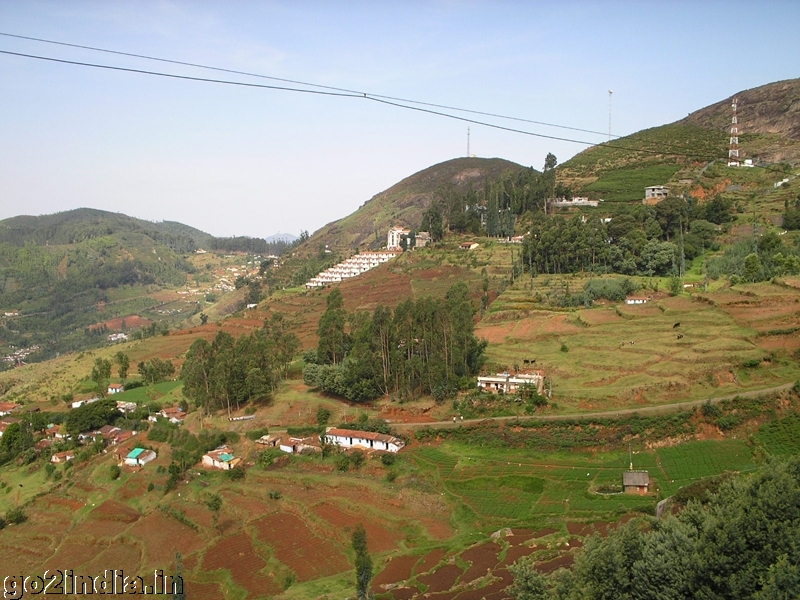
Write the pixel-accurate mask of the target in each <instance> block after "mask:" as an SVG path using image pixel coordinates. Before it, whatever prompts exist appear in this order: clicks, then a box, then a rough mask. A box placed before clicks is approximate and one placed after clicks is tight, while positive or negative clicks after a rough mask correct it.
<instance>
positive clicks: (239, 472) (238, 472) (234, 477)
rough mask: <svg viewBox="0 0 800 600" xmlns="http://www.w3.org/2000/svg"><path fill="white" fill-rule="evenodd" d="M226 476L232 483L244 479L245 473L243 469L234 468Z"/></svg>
mask: <svg viewBox="0 0 800 600" xmlns="http://www.w3.org/2000/svg"><path fill="white" fill-rule="evenodd" d="M225 474H226V475H227V476H228V479H230V480H231V481H241V480H242V479H244V476H245V471H244V469H243V468H242V467H234V468H232V469H229V470H228V471H226V472H225Z"/></svg>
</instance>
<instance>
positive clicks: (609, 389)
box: [476, 276, 800, 410]
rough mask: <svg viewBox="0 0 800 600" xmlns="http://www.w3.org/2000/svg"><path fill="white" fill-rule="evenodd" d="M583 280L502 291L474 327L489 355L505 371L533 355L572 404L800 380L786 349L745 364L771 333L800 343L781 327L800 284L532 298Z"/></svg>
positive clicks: (792, 322)
mask: <svg viewBox="0 0 800 600" xmlns="http://www.w3.org/2000/svg"><path fill="white" fill-rule="evenodd" d="M584 282H585V280H584V279H580V278H573V277H566V278H555V277H551V278H545V277H543V276H539V277H538V278H536V279H534V280H533V282H532V284H531V282H530V281H520V282H518V283H517V284H516V285H515V286H514V287H513V288H509V289H508V290H506V291H505V292H504V293H503V294H501V295H500V297H499V298H498V299H497V301H495V303H494V304H492V307H491V309H490V311H489V313H487V315H486V317H485V318H484V319H483V320H482V321H481V322H480V323H478V325H477V326H476V335H478V336H479V337H483V338H485V339H487V340H488V341H489V347H488V349H487V357H488V360H489V363H490V364H492V365H496V366H497V368H498V369H507V370H509V371H512V370H513V369H517V368H519V367H524V361H525V360H530V361H533V360H535V361H536V362H535V364H534V365H533V366H532V367H531V368H535V369H539V370H543V371H544V372H545V373H546V375H548V376H549V377H550V379H551V382H552V389H553V400H554V401H555V402H557V403H558V405H559V407H562V408H565V409H572V410H574V409H595V410H597V409H601V408H614V407H620V408H621V407H624V406H631V407H636V406H642V405H647V404H662V403H674V402H680V401H683V400H699V399H702V398H709V397H715V396H722V395H731V394H736V393H738V392H741V391H746V390H748V389H759V388H761V389H763V388H769V387H773V386H777V385H780V384H782V383H788V382H792V381H795V380H797V379H798V378H800V368H798V364H797V361H796V360H793V359H792V358H791V357H790V356H789V355H788V354H786V353H784V354H783V355H780V354H778V355H777V357H776V359H774V360H771V361H770V362H763V363H762V364H761V365H759V367H758V368H755V369H747V372H746V373H745V372H743V370H742V365H743V364H744V363H745V362H747V361H752V360H753V359H763V358H764V357H765V356H766V355H767V351H768V350H769V351H772V350H774V349H776V348H775V347H774V343H773V342H772V341H771V340H773V339H774V338H775V337H777V338H780V339H782V340H784V341H785V345H786V351H791V350H793V347H794V346H795V345H797V346H800V341H798V340H800V335H797V334H796V333H794V334H789V333H788V332H789V331H796V329H792V328H797V327H800V312H798V311H800V308H798V307H799V306H800V304H797V301H798V300H800V290H796V289H795V288H792V287H788V286H779V285H772V284H759V285H757V286H748V287H747V288H746V289H745V290H744V291H739V290H738V289H737V290H724V291H720V292H703V293H701V294H693V295H691V296H690V295H681V296H677V297H670V296H668V295H666V294H664V293H663V292H661V293H655V292H652V291H649V293H650V294H651V295H653V300H652V301H651V302H648V303H647V304H645V305H636V306H632V305H625V304H612V303H608V302H603V303H598V305H597V306H595V307H592V308H581V309H571V310H567V309H555V310H547V309H546V308H544V307H542V305H541V304H539V303H538V302H537V297H536V296H537V294H538V295H539V298H543V297H545V296H546V295H548V294H551V293H563V290H564V289H566V288H567V286H568V287H569V288H571V289H573V290H580V289H582V287H583V284H584ZM531 285H532V289H531ZM743 302H746V303H747V304H746V307H747V309H746V310H744V309H742V310H740V309H741V308H742V306H745V305H743V304H742V303H743ZM768 323H778V324H779V325H778V326H779V327H781V326H782V327H783V328H784V329H785V331H784V329H781V331H778V332H772V334H774V335H772V334H770V335H766V334H769V330H767V331H765V329H766V328H767V327H771V328H774V327H775V326H774V325H772V326H770V325H768ZM762 331H764V333H763V334H762V333H761V332H762ZM777 350H778V351H779V352H780V348H777Z"/></svg>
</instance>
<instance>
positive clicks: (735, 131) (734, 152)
mask: <svg viewBox="0 0 800 600" xmlns="http://www.w3.org/2000/svg"><path fill="white" fill-rule="evenodd" d="M736 104H737V98H736V97H735V96H734V98H733V102H732V103H731V108H732V109H733V116H732V117H731V147H730V150H728V166H729V167H738V166H739V117H738V115H737V114H736Z"/></svg>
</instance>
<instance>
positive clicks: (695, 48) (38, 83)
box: [0, 0, 800, 237]
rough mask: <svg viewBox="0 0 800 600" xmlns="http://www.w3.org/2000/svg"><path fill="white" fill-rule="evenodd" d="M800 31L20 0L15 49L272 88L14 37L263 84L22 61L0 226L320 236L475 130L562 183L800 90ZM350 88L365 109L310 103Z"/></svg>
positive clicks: (490, 15)
mask: <svg viewBox="0 0 800 600" xmlns="http://www.w3.org/2000/svg"><path fill="white" fill-rule="evenodd" d="M798 21H800V2H797V1H795V0H786V1H769V0H765V1H762V2H757V3H754V2H740V1H737V0H727V1H725V2H722V1H711V0H709V1H704V2H683V1H680V0H673V1H670V2H667V1H666V0H652V1H648V0H642V1H637V2H634V1H632V0H630V1H619V2H614V1H611V0H608V1H594V2H590V1H585V2H576V1H563V2H562V1H559V2H553V1H549V2H543V1H542V2H540V1H535V0H529V1H526V2H522V1H520V2H509V1H501V0H500V1H492V2H488V1H487V2H479V1H459V0H427V1H424V2H423V1H415V0H403V1H386V2H360V1H357V0H350V1H344V0H330V1H321V0H320V1H315V2H311V1H303V0H293V1H280V2H276V1H270V0H264V1H259V2H256V1H250V2H246V1H235V0H233V1H225V2H221V1H220V2H210V1H200V0H193V1H171V2H168V1H147V0H141V1H132V0H131V1H126V0H115V1H114V2H102V1H100V0H94V1H81V0H70V2H63V1H60V0H59V1H37V0H30V1H22V0H0V34H11V35H13V36H25V37H30V38H39V39H43V40H50V41H55V42H62V43H67V44H74V45H81V46H91V47H94V48H101V49H105V50H113V51H116V52H123V53H128V54H138V55H146V56H149V57H154V58H160V59H168V60H171V61H179V62H187V63H193V64H198V65H204V66H210V67H216V68H218V69H227V70H231V71H241V72H246V73H250V74H253V75H258V76H260V77H256V76H251V75H241V74H235V73H230V72H222V71H218V70H217V71H214V70H209V69H202V68H198V67H190V66H185V65H178V64H174V63H170V62H164V61H154V60H146V59H143V58H135V57H131V56H123V55H120V54H111V53H107V52H105V53H104V52H98V51H93V50H88V49H80V48H74V47H69V46H64V45H56V44H52V43H45V42H40V41H33V40H28V39H20V38H19V37H10V36H9V35H0V51H5V52H13V53H17V54H27V55H32V56H39V57H48V58H55V59H60V60H66V61H73V62H81V63H92V64H97V65H105V66H114V67H121V68H125V69H135V70H140V71H152V72H159V73H164V74H171V75H181V76H184V77H195V78H206V79H215V80H224V81H228V82H238V83H246V84H251V86H250V87H248V86H244V85H231V84H226V83H213V82H204V81H197V80H187V79H178V78H175V77H163V76H157V75H149V74H143V73H134V72H130V71H120V70H111V69H101V68H96V67H87V66H82V65H75V64H65V63H59V62H53V61H45V60H41V59H38V58H29V57H23V56H18V55H13V54H4V53H0V219H5V218H8V217H12V216H16V215H20V214H29V215H38V214H49V213H53V212H59V211H65V210H70V209H73V208H78V207H92V208H99V209H103V210H109V211H113V212H120V213H124V214H127V215H130V216H134V217H138V218H142V219H147V220H149V221H180V222H182V223H185V224H187V225H191V226H193V227H197V228H199V229H202V230H203V231H207V232H208V233H211V234H214V235H217V236H231V235H248V236H254V237H266V236H269V235H272V234H275V233H278V232H283V233H292V234H295V235H298V234H299V233H300V231H301V230H307V231H309V232H311V233H313V232H314V231H315V230H317V229H319V228H320V227H322V226H323V225H325V224H327V223H329V222H331V221H335V220H337V219H340V218H342V217H345V216H347V215H348V214H350V213H352V212H353V211H355V210H356V209H357V208H358V207H359V206H361V205H362V204H363V203H364V202H366V201H367V200H369V199H370V198H371V197H373V196H374V195H375V194H378V193H380V192H381V191H383V190H385V189H387V188H389V187H391V186H392V185H394V184H395V183H397V182H399V181H400V180H402V179H403V178H405V177H408V176H410V175H412V174H414V173H416V172H418V171H421V170H423V169H425V168H427V167H430V166H432V165H434V164H437V163H440V162H444V161H447V160H450V159H453V158H458V157H463V156H466V155H467V152H468V143H467V142H468V128H469V153H470V154H473V155H476V156H479V157H484V158H493V157H499V158H504V159H507V160H511V161H514V162H516V163H519V164H521V165H524V166H533V167H534V168H537V169H541V168H542V166H543V164H544V159H545V156H546V155H547V153H548V152H552V153H553V154H555V155H556V157H557V158H558V160H559V162H564V161H566V160H567V159H569V158H570V157H571V156H574V155H575V154H577V153H578V152H580V151H581V150H583V149H585V148H586V147H588V145H589V144H596V143H602V142H603V141H606V140H607V139H608V132H609V123H610V130H611V132H612V134H613V135H614V136H622V135H627V134H630V133H634V132H636V131H639V130H641V129H645V128H648V127H656V126H659V125H663V124H665V123H670V122H673V121H676V120H678V119H681V118H683V117H685V116H686V115H687V114H689V113H690V112H693V111H695V110H698V109H700V108H703V107H705V106H708V105H709V104H713V103H716V102H719V101H721V100H725V99H727V98H729V97H731V96H733V95H734V94H735V93H736V92H738V91H741V90H745V89H749V88H752V87H757V86H760V85H765V84H767V83H771V82H774V81H779V80H783V79H792V78H796V77H798V76H800V73H799V72H798V71H799V68H798V66H799V65H800V62H798V58H799V57H800V36H799V35H797V23H798ZM268 78H277V79H268ZM280 79H283V80H292V81H298V82H304V83H305V84H314V85H315V86H317V87H312V86H309V85H300V84H296V83H288V82H286V81H280ZM252 84H256V85H259V86H275V87H284V88H293V89H295V90H304V91H302V92H301V91H291V90H286V89H283V90H282V89H270V88H266V87H252ZM323 86H326V87H323ZM331 88H338V89H340V90H349V91H350V92H355V93H354V94H353V93H347V94H345V93H340V92H336V93H340V94H341V95H326V94H321V93H309V92H311V91H314V92H328V93H331V92H334V90H333V89H331ZM609 90H613V94H609ZM379 97H381V98H379ZM385 97H392V98H402V99H403V100H411V101H415V102H417V103H420V102H424V103H429V104H436V105H441V106H447V107H454V108H461V109H467V110H470V111H478V112H484V113H492V114H494V115H502V116H504V117H513V118H515V119H517V120H511V119H503V118H499V117H490V116H486V115H480V114H475V113H472V112H463V111H461V112H459V111H455V110H452V109H451V108H448V109H443V108H435V107H432V106H428V105H425V104H411V103H409V102H396V101H392V102H395V103H399V104H403V105H405V106H412V107H415V108H417V109H423V108H424V109H427V110H432V111H436V112H440V113H446V114H447V115H450V116H441V115H435V114H431V113H428V112H423V111H422V110H410V109H408V108H402V107H398V106H394V105H391V104H387V103H385V102H379V101H376V99H377V100H379V99H384V100H385V99H386V98H385ZM744 111H746V107H740V114H741V113H742V112H744ZM453 117H459V118H466V119H472V120H474V121H479V122H480V123H478V122H473V123H469V122H466V121H463V120H459V119H457V118H453ZM609 117H610V118H609ZM742 120H743V119H742ZM530 121H536V122H538V123H548V124H554V125H559V126H562V127H552V126H545V125H541V124H537V123H531V122H530ZM489 124H491V125H496V126H499V127H506V128H510V129H516V130H519V131H518V132H514V131H507V130H502V129H498V128H493V127H490V126H489ZM563 127H569V128H572V129H565V128H563ZM576 129H578V130H586V131H576ZM547 136H549V137H547ZM553 137H557V138H567V139H569V140H574V141H561V140H556V139H552V138H553ZM575 141H577V142H584V143H575Z"/></svg>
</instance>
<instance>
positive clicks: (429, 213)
mask: <svg viewBox="0 0 800 600" xmlns="http://www.w3.org/2000/svg"><path fill="white" fill-rule="evenodd" d="M420 230H421V231H427V232H428V233H429V234H430V236H431V239H432V240H433V241H434V242H438V241H439V240H441V239H442V238H443V237H444V224H443V221H442V210H441V208H440V207H439V203H438V202H434V203H433V204H431V205H430V207H429V208H428V209H427V210H426V211H425V212H424V213H422V225H420Z"/></svg>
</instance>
